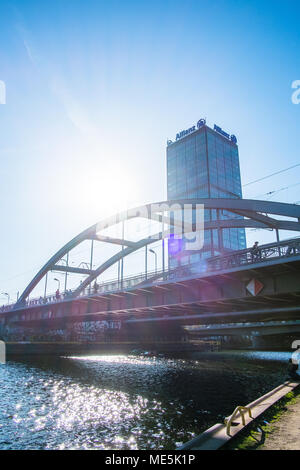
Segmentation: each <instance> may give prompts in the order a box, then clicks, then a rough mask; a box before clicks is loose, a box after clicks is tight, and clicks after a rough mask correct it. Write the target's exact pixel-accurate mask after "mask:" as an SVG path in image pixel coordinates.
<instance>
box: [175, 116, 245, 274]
mask: <svg viewBox="0 0 300 470" xmlns="http://www.w3.org/2000/svg"><path fill="white" fill-rule="evenodd" d="M167 178H168V180H167V185H168V199H174V200H176V199H184V198H186V199H187V198H241V197H242V188H241V177H240V166H239V154H238V146H237V145H236V143H234V142H232V141H231V140H229V139H227V138H226V137H224V136H223V135H221V134H219V133H218V132H216V131H214V130H212V129H211V128H209V127H208V126H206V125H203V126H202V127H201V128H200V129H199V130H196V131H194V132H192V133H191V134H189V135H187V136H185V137H183V138H181V139H179V140H177V141H176V142H173V143H170V144H169V145H168V146H167ZM227 217H228V218H231V219H232V218H233V214H232V213H228V212H227V211H225V210H219V214H218V213H217V210H216V209H206V210H205V220H207V221H208V220H216V219H225V218H227ZM236 217H237V218H238V217H240V216H238V215H237V216H236ZM243 248H246V236H245V229H243V228H242V229H239V228H228V229H222V230H220V231H219V230H218V229H215V230H205V236H204V247H203V249H202V250H201V252H199V253H197V252H195V253H193V254H188V255H187V254H186V253H184V244H183V249H182V251H181V253H178V254H177V255H175V256H174V255H171V254H170V253H169V264H170V268H172V267H176V266H178V265H183V264H189V263H193V262H197V261H199V260H200V259H201V258H207V257H209V256H214V255H217V254H219V253H220V252H221V251H224V250H225V251H231V250H239V249H243Z"/></svg>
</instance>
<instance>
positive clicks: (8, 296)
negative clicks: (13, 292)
mask: <svg viewBox="0 0 300 470" xmlns="http://www.w3.org/2000/svg"><path fill="white" fill-rule="evenodd" d="M1 294H3V295H6V296H7V305H8V304H9V302H10V295H9V294H8V292H1Z"/></svg>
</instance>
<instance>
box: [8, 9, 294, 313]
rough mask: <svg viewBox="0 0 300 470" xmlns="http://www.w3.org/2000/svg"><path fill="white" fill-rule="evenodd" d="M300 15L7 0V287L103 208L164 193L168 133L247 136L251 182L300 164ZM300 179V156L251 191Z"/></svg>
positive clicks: (290, 197) (287, 197)
mask: <svg viewBox="0 0 300 470" xmlns="http://www.w3.org/2000/svg"><path fill="white" fill-rule="evenodd" d="M299 15H300V6H299V2H296V1H285V2H282V1H276V0H272V1H237V0H235V1H231V0H227V1H225V0H224V1H222V0H218V1H210V2H199V1H192V0H187V1H185V2H182V1H177V0H173V1H166V0H160V1H151V2H147V1H142V0H141V1H124V0H121V1H105V2H104V1H101V0H98V1H90V0H85V1H81V0H78V1H76V0H73V1H51V2H50V1H47V0H45V1H43V2H40V1H30V0H27V1H26V2H24V1H15V2H14V1H9V2H8V1H7V2H6V1H5V0H3V1H2V2H1V4H0V44H1V50H0V80H3V81H5V83H6V88H7V97H6V101H7V102H6V104H5V105H0V125H1V133H0V158H1V168H0V178H1V185H0V196H1V220H2V230H1V241H2V243H1V246H2V253H1V271H0V291H1V292H2V291H5V292H10V294H11V297H12V298H13V297H14V296H15V295H16V292H17V291H18V290H20V291H21V290H22V289H23V288H24V287H25V286H26V284H27V283H28V282H29V280H30V279H31V278H32V276H33V275H34V273H35V271H36V270H37V269H38V268H39V267H40V266H41V265H42V264H43V263H44V262H45V261H46V260H47V259H48V258H49V257H50V256H51V255H52V254H53V253H54V252H55V251H56V250H57V249H58V248H59V247H60V246H61V245H63V244H64V243H65V242H66V241H68V240H69V239H70V238H72V237H73V236H74V235H75V234H77V233H78V232H80V231H81V230H83V229H84V228H86V227H87V226H88V225H90V224H92V223H94V222H96V221H97V220H99V219H101V217H103V216H105V215H107V214H109V213H112V212H115V211H116V210H117V209H121V208H124V207H125V206H134V205H136V204H140V203H144V202H151V201H158V200H163V199H165V197H166V167H165V146H166V140H167V139H168V138H171V139H172V138H174V137H175V135H176V132H178V131H179V130H182V129H185V128H188V127H191V126H192V125H194V124H195V123H196V122H197V120H198V119H199V118H202V117H206V118H207V123H208V124H209V125H211V126H213V124H214V123H216V124H218V125H220V126H221V127H222V128H223V129H225V130H226V131H228V132H230V133H234V134H235V135H236V136H237V138H238V144H239V151H240V164H241V173H242V182H243V183H247V182H249V181H252V180H255V179H257V178H258V177H259V176H264V175H268V174H270V173H273V172H275V171H277V170H281V169H282V168H286V167H288V166H292V165H295V164H297V163H299V162H300V157H299V125H300V105H294V104H292V101H291V94H292V89H291V84H292V82H293V81H294V80H297V79H300V53H299V52H300V29H299ZM298 182H299V183H300V167H298V168H295V169H294V170H292V171H289V172H286V173H283V174H281V175H279V176H278V177H273V178H270V179H267V180H265V181H264V182H262V183H260V184H255V185H250V186H247V187H245V190H244V197H257V196H260V197H261V198H262V199H263V198H265V197H267V196H264V195H265V193H267V192H269V191H273V190H278V189H280V188H284V187H287V186H291V185H293V184H294V185H296V184H297V183H298ZM299 188H300V185H299V186H294V187H290V188H289V189H287V190H282V191H280V192H278V194H275V195H274V196H273V197H272V200H276V199H277V200H281V201H284V202H296V201H299V200H300V191H299ZM269 235H270V234H266V233H265V232H255V233H250V234H249V241H250V242H251V241H252V240H253V238H256V239H259V240H260V241H264V240H267V239H268V236H269ZM272 236H273V235H272ZM54 285H55V283H54ZM2 300H3V302H4V301H5V299H3V298H0V304H1V302H2Z"/></svg>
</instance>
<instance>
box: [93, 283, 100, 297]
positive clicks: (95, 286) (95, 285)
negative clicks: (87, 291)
mask: <svg viewBox="0 0 300 470" xmlns="http://www.w3.org/2000/svg"><path fill="white" fill-rule="evenodd" d="M93 289H94V292H95V294H97V292H98V289H99V285H98V284H97V281H95V282H94V286H93Z"/></svg>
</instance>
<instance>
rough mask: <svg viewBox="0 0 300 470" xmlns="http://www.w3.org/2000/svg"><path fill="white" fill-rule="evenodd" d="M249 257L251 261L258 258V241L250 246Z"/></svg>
mask: <svg viewBox="0 0 300 470" xmlns="http://www.w3.org/2000/svg"><path fill="white" fill-rule="evenodd" d="M251 257H252V261H254V260H255V259H258V258H260V249H259V248H258V242H255V243H254V245H253V247H252V248H251Z"/></svg>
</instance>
